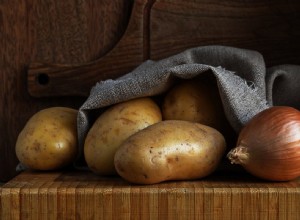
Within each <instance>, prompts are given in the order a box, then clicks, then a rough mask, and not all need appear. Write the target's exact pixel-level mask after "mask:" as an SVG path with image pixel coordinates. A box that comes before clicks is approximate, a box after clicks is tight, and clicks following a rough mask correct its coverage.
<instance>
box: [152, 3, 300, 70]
mask: <svg viewBox="0 0 300 220" xmlns="http://www.w3.org/2000/svg"><path fill="white" fill-rule="evenodd" d="M150 21H151V23H150V48H151V50H150V58H151V59H154V60H156V59H161V58H164V57H167V56H170V55H172V54H176V53H178V52H181V51H182V50H184V49H186V48H190V47H197V46H204V45H210V44H216V45H227V46H234V47H240V48H247V49H252V50H257V51H259V52H261V53H262V54H263V56H264V58H265V60H266V64H267V66H272V65H277V64H285V63H291V64H300V55H299V53H298V51H299V49H300V41H299V28H298V27H299V26H300V2H299V1H298V0H292V1H288V2H287V1H278V0H276V1H268V0H260V1H258V0H255V1H243V0H240V1H232V0H225V1H220V0H187V1H181V0H157V1H155V3H154V4H153V7H152V9H151V19H150Z"/></svg>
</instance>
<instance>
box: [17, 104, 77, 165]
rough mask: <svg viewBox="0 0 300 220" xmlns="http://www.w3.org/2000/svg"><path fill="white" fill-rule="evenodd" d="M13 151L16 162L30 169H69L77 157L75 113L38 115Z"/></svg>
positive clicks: (67, 110)
mask: <svg viewBox="0 0 300 220" xmlns="http://www.w3.org/2000/svg"><path fill="white" fill-rule="evenodd" d="M15 150H16V155H17V158H18V159H19V161H20V162H21V163H22V164H24V165H25V166H26V167H28V168H31V169H36V170H54V169H59V168H62V167H64V166H66V165H70V164H71V163H72V162H73V161H74V159H75V157H76V154H77V110H75V109H72V108H67V107H51V108H47V109H43V110H41V111H39V112H37V113H36V114H34V115H33V116H32V117H31V118H30V119H29V120H28V121H27V123H26V125H25V127H24V128H23V130H22V131H21V132H20V134H19V136H18V138H17V142H16V149H15Z"/></svg>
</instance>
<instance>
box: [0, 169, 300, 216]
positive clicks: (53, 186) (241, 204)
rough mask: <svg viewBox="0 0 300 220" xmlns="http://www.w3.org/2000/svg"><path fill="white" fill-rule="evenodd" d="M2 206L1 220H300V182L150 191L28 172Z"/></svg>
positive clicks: (232, 176) (182, 185)
mask: <svg viewBox="0 0 300 220" xmlns="http://www.w3.org/2000/svg"><path fill="white" fill-rule="evenodd" d="M0 201H1V205H0V210H1V216H0V218H1V219H23V218H26V219H42V218H45V217H48V218H51V219H65V218H69V219H116V218H117V219H163V220H165V219H172V220H173V219H237V220H238V219H243V220H247V219H249V220H250V219H251V220H252V219H266V220H277V219H293V220H299V219H300V211H299V205H300V178H299V179H297V180H294V181H290V182H267V181H262V180H259V179H256V178H254V177H252V176H250V175H247V174H244V173H243V174H237V173H215V174H213V175H211V176H209V177H207V178H204V179H202V180H195V181H170V182H164V183H160V184H153V185H146V186H144V185H135V184H130V183H128V182H126V181H124V180H123V179H121V178H119V177H114V178H104V177H100V176H96V175H94V174H93V173H90V172H80V171H65V172H49V173H39V172H30V171H26V172H24V173H22V174H20V175H18V176H17V177H15V178H14V179H12V180H11V181H9V182H8V183H6V184H5V185H4V186H2V188H1V191H0ZM37 207H38V208H37Z"/></svg>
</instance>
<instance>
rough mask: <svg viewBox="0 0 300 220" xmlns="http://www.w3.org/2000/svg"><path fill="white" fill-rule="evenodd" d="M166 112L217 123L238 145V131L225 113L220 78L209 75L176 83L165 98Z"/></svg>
mask: <svg viewBox="0 0 300 220" xmlns="http://www.w3.org/2000/svg"><path fill="white" fill-rule="evenodd" d="M162 115H163V120H185V121H192V122H198V123H201V124H204V125H207V126H210V127H213V128H215V129H217V130H218V131H219V132H221V133H222V134H223V135H224V137H225V139H226V142H227V143H228V144H229V145H232V146H235V143H236V140H237V133H236V132H235V131H234V130H233V128H232V127H231V126H230V124H229V122H228V120H227V118H226V116H225V112H224V109H223V106H222V101H221V97H220V95H219V91H218V87H217V84H216V80H215V79H213V78H211V77H208V75H205V76H204V77H200V78H196V79H192V80H184V81H182V82H180V83H179V84H177V85H175V86H174V87H173V88H172V89H171V90H170V91H169V92H168V93H167V94H166V96H165V98H164V101H163V104H162Z"/></svg>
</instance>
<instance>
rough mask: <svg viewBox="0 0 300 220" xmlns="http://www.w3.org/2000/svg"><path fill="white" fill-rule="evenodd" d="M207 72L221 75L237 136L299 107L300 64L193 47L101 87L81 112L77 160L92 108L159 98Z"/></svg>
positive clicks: (93, 91) (252, 53)
mask: <svg viewBox="0 0 300 220" xmlns="http://www.w3.org/2000/svg"><path fill="white" fill-rule="evenodd" d="M207 71H210V72H211V74H213V75H214V76H215V77H216V80H217V85H218V88H219V92H220V96H221V99H222V103H223V107H224V110H225V114H226V117H227V119H228V120H229V122H230V124H231V125H232V127H233V128H234V129H235V130H236V131H237V132H238V131H239V130H240V129H241V128H242V127H243V126H244V125H245V123H247V122H248V121H249V119H251V118H252V117H253V116H254V115H255V114H257V113H258V112H260V111H262V110H264V109H266V108H268V107H269V106H272V105H289V106H294V107H297V108H299V107H300V100H299V99H300V98H299V97H300V96H299V95H298V94H299V92H300V86H299V82H300V66H293V65H282V66H277V67H272V68H270V69H268V70H266V66H265V62H264V59H263V56H262V55H261V54H260V53H258V52H257V51H251V50H246V49H239V48H233V47H226V46H204V47H197V48H191V49H188V50H186V51H183V52H182V53H179V54H177V55H174V56H171V57H168V58H166V59H162V60H159V61H151V60H148V61H146V62H144V63H142V64H141V65H140V66H138V67H137V68H136V69H135V70H133V71H132V72H130V73H128V74H126V75H124V76H122V77H120V78H118V79H116V80H106V81H102V82H99V83H97V84H96V85H95V86H94V87H93V88H92V89H91V92H90V96H89V97H88V99H87V100H86V101H85V102H84V104H83V105H82V106H81V107H80V109H79V114H78V139H79V155H78V160H79V159H80V158H82V154H83V144H84V139H85V137H86V134H87V132H88V130H89V128H90V127H91V125H92V121H91V119H90V112H91V110H93V109H100V108H103V107H106V106H109V105H112V104H115V103H119V102H122V101H126V100H129V99H133V98H137V97H144V96H153V95H158V94H160V93H162V92H165V91H166V90H167V89H168V88H169V87H170V86H171V84H172V82H173V80H174V79H175V78H182V79H190V78H193V77H196V76H198V75H199V74H202V73H204V72H207Z"/></svg>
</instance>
